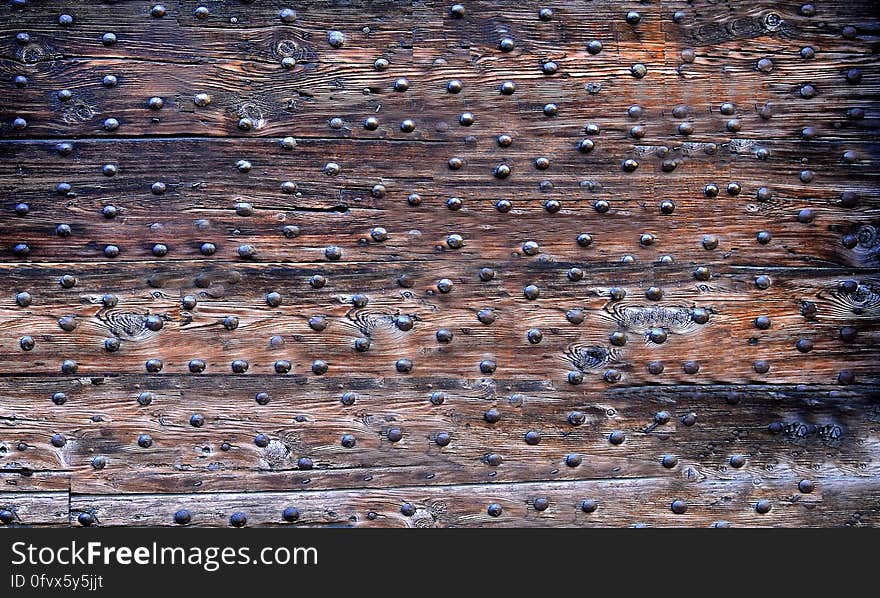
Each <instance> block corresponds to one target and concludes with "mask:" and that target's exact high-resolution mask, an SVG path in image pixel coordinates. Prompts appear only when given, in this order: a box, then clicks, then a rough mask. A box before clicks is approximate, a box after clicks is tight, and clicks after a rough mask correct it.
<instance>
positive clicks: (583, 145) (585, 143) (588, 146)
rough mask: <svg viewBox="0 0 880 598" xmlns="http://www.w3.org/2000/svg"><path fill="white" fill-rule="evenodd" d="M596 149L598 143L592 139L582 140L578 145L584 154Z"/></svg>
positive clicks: (578, 148)
mask: <svg viewBox="0 0 880 598" xmlns="http://www.w3.org/2000/svg"><path fill="white" fill-rule="evenodd" d="M595 148H596V142H594V141H593V140H592V139H581V140H580V141H579V142H578V144H577V150H578V151H579V152H580V153H582V154H588V153H590V152H592V151H593V150H594V149H595Z"/></svg>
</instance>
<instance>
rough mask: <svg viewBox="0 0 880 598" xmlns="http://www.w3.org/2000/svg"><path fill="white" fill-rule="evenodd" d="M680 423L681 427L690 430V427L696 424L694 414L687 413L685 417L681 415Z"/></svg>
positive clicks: (695, 415)
mask: <svg viewBox="0 0 880 598" xmlns="http://www.w3.org/2000/svg"><path fill="white" fill-rule="evenodd" d="M681 423H682V425H684V426H686V427H688V428H690V427H691V426H693V425H694V424H696V423H697V414H696V413H688V414H686V415H683V416H682V417H681Z"/></svg>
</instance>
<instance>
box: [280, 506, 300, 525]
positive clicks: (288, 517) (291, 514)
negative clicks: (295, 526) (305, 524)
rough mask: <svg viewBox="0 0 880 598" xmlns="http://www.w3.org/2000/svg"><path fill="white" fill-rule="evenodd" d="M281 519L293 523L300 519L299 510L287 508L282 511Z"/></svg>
mask: <svg viewBox="0 0 880 598" xmlns="http://www.w3.org/2000/svg"><path fill="white" fill-rule="evenodd" d="M281 518H282V519H283V520H284V521H286V522H287V523H293V522H294V521H296V520H298V519H299V509H297V508H296V507H286V508H285V509H284V510H283V511H281Z"/></svg>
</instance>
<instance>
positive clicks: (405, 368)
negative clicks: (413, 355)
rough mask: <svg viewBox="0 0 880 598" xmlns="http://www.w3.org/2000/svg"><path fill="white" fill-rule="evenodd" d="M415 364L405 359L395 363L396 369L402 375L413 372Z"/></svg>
mask: <svg viewBox="0 0 880 598" xmlns="http://www.w3.org/2000/svg"><path fill="white" fill-rule="evenodd" d="M412 368H413V362H412V360H411V359H407V358H403V359H398V360H397V361H395V362H394V369H396V370H397V371H398V372H400V373H401V374H408V373H409V372H411V371H412Z"/></svg>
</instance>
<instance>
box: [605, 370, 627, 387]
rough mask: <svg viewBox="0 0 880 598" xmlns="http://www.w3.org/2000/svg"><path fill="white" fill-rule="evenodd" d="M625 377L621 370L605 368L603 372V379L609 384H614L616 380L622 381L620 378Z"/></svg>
mask: <svg viewBox="0 0 880 598" xmlns="http://www.w3.org/2000/svg"><path fill="white" fill-rule="evenodd" d="M622 377H623V373H622V372H621V371H620V370H615V369H610V370H605V371H604V372H603V373H602V379H603V380H605V382H608V383H609V384H614V383H615V382H620V379H621V378H622Z"/></svg>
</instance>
